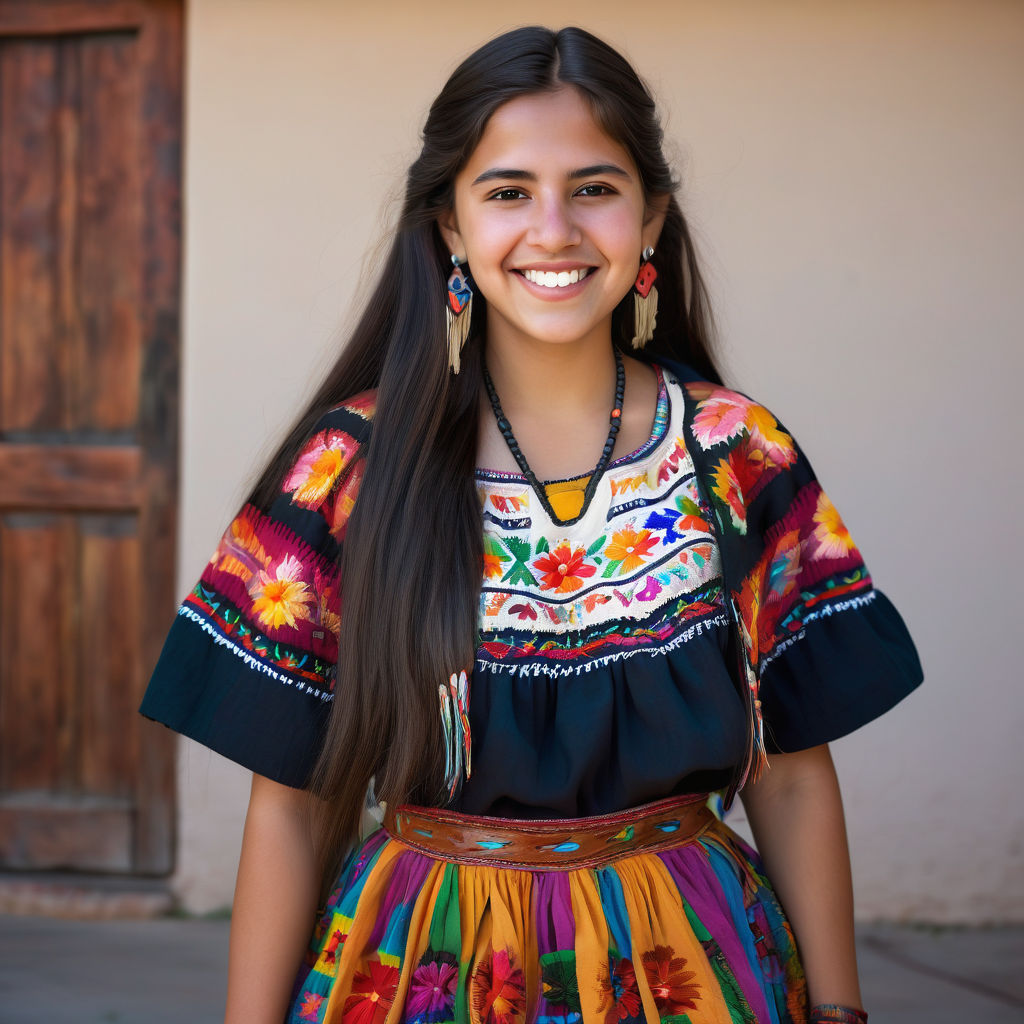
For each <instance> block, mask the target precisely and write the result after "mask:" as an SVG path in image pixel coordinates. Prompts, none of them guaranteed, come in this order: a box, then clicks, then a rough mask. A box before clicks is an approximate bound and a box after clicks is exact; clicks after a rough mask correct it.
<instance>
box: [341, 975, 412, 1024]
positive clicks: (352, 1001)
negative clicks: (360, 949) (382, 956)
mask: <svg viewBox="0 0 1024 1024" xmlns="http://www.w3.org/2000/svg"><path fill="white" fill-rule="evenodd" d="M366 966H367V968H368V970H369V974H363V972H362V971H357V972H356V976H355V979H354V980H353V982H352V994H351V995H350V996H349V997H348V999H346V1000H345V1006H344V1007H343V1008H342V1017H341V1019H342V1024H384V1020H385V1018H386V1017H387V1015H388V1010H390V1009H391V1004H392V1003H393V1002H394V1001H395V991H396V990H397V988H398V968H397V967H389V966H388V965H387V964H382V963H381V962H380V961H379V960H371V961H370V962H369V963H368V964H367V965H366Z"/></svg>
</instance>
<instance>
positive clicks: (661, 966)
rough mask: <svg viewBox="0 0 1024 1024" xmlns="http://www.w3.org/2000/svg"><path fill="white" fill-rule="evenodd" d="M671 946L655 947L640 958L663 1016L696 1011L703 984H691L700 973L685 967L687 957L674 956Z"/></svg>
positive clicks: (652, 993)
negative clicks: (697, 973)
mask: <svg viewBox="0 0 1024 1024" xmlns="http://www.w3.org/2000/svg"><path fill="white" fill-rule="evenodd" d="M672 953H673V949H672V947H671V946H655V947H654V949H652V950H651V951H650V952H648V953H644V955H643V956H642V957H641V958H640V959H641V961H642V962H643V965H644V973H645V974H646V975H647V984H648V985H650V987H651V995H653V996H654V1002H655V1003H656V1004H657V1006H658V1012H659V1013H660V1014H661V1016H663V1017H675V1016H678V1015H679V1014H681V1013H684V1012H685V1011H686V1010H696V1009H697V1000H698V999H700V986H699V985H693V984H691V983H690V980H691V979H692V978H695V977H696V976H697V975H696V974H695V973H694V972H693V971H687V970H685V967H686V958H685V957H682V956H677V957H674V956H672Z"/></svg>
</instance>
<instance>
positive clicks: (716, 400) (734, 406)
mask: <svg viewBox="0 0 1024 1024" xmlns="http://www.w3.org/2000/svg"><path fill="white" fill-rule="evenodd" d="M688 390H689V392H690V395H691V396H692V397H693V398H695V399H696V400H697V411H696V413H695V415H694V417H693V423H692V424H691V430H692V433H693V436H694V438H695V439H696V441H697V443H698V445H699V446H700V447H701V448H702V449H703V450H704V451H709V450H711V449H713V448H716V447H717V446H718V445H722V444H728V445H729V448H728V451H727V452H726V453H725V454H724V455H722V456H720V457H719V458H718V460H717V462H716V463H715V464H714V465H713V467H712V476H713V482H712V485H711V492H712V494H713V495H714V496H715V497H716V498H717V499H718V501H719V503H720V504H721V506H722V507H723V509H724V510H726V511H727V512H728V514H729V521H730V522H731V523H732V525H733V527H735V529H736V530H737V531H738V532H739V533H741V534H744V533H746V531H747V509H748V508H749V507H750V504H751V503H752V502H753V501H754V499H755V498H756V497H757V495H758V494H759V493H760V492H761V491H762V490H763V489H764V488H765V487H766V486H767V485H768V483H770V482H771V480H772V479H774V477H776V476H777V475H778V474H779V473H780V472H781V471H782V470H783V469H786V468H788V467H790V466H792V465H793V464H794V463H795V462H796V446H795V445H794V444H793V439H792V438H791V437H790V436H789V434H787V433H786V432H785V431H784V430H783V429H782V428H781V427H780V426H779V424H778V421H777V420H776V419H775V417H774V416H773V415H772V414H771V413H770V412H769V411H768V410H767V409H765V408H764V406H761V405H757V404H756V403H755V402H752V401H751V400H750V399H749V398H745V397H744V396H743V395H738V394H736V393H735V392H733V391H729V390H728V389H726V388H722V387H717V386H715V385H712V384H690V385H688Z"/></svg>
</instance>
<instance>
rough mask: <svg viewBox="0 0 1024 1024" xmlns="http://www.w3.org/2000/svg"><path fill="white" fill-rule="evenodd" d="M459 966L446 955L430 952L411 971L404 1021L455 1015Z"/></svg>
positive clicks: (449, 955)
mask: <svg viewBox="0 0 1024 1024" xmlns="http://www.w3.org/2000/svg"><path fill="white" fill-rule="evenodd" d="M458 981H459V965H458V961H456V959H455V957H454V956H452V955H451V954H450V953H434V954H431V955H429V956H428V957H424V959H423V960H422V961H421V962H420V964H419V966H418V967H417V968H416V970H415V971H414V972H413V975H412V983H411V985H410V987H409V998H408V1000H407V1002H406V1004H405V1019H406V1020H407V1021H419V1020H430V1021H443V1020H450V1019H451V1018H452V1017H453V1016H454V1013H455V990H456V986H457V985H458Z"/></svg>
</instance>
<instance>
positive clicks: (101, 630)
mask: <svg viewBox="0 0 1024 1024" xmlns="http://www.w3.org/2000/svg"><path fill="white" fill-rule="evenodd" d="M181 21H182V11H181V5H180V2H178V0H151V2H146V0H138V2H116V0H111V2H101V0H97V2H47V0H0V868H4V869H36V870H39V869H53V868H70V869H77V870H90V871H115V872H135V873H164V872H167V871H169V870H170V869H171V867H172V858H173V845H174V835H173V832H174V811H175V808H174V770H173V753H174V744H173V737H172V736H171V734H170V733H168V732H167V731H166V730H163V729H160V728H159V727H157V726H154V725H153V724H152V723H148V722H145V721H144V720H142V719H141V718H140V717H139V715H138V714H137V711H136V709H137V707H138V704H139V700H140V699H141V694H142V690H143V688H144V686H145V682H146V679H147V676H148V673H149V671H150V669H151V668H152V665H153V664H154V662H155V661H156V656H157V654H158V653H159V648H160V644H161V641H162V638H163V635H164V633H165V631H166V629H167V627H168V625H169V623H170V621H171V619H172V617H173V606H174V596H175V595H174V552H175V527H176V523H175V517H176V499H177V445H178V363H179V356H178V298H179V297H178V292H179V259H180V253H179V250H180V245H179V233H180V232H179V220H180V164H181V51H182V42H181Z"/></svg>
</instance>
